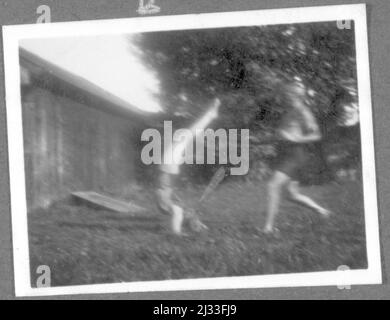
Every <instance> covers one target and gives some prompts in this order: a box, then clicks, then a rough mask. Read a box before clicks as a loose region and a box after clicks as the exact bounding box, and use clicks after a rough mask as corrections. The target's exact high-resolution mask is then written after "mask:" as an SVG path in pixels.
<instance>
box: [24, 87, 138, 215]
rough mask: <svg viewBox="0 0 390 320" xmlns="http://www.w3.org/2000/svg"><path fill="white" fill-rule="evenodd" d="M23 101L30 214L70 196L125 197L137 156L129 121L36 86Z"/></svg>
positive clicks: (27, 92) (132, 129) (25, 95)
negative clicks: (79, 193) (89, 193)
mask: <svg viewBox="0 0 390 320" xmlns="http://www.w3.org/2000/svg"><path fill="white" fill-rule="evenodd" d="M24 91H26V90H24ZM22 96H23V97H22V100H23V102H22V107H23V126H24V130H23V131H24V148H25V150H24V152H25V166H26V168H25V169H26V170H25V172H26V184H27V186H26V187H27V203H28V207H29V209H30V210H31V209H34V208H37V207H46V206H48V205H50V204H51V203H52V202H53V201H56V200H59V199H63V198H66V197H68V196H69V195H70V193H71V192H74V191H86V190H93V191H98V192H104V193H108V194H115V195H117V196H118V197H120V196H121V195H123V194H124V193H125V192H126V188H127V186H129V184H131V183H132V181H133V180H134V178H135V174H134V173H135V172H134V171H135V168H134V163H135V161H137V159H136V158H137V157H138V153H137V152H136V147H135V145H136V141H134V139H135V137H134V128H133V124H132V123H131V121H129V120H126V119H125V118H123V117H119V116H115V115H113V114H110V113H108V112H104V111H101V110H98V109H96V108H93V107H91V106H88V105H86V104H81V103H78V102H75V101H74V100H72V99H70V98H67V97H64V96H60V95H58V94H54V93H52V92H51V91H49V90H46V89H42V88H38V87H33V88H30V89H29V90H27V91H26V92H24V93H23V95H22Z"/></svg>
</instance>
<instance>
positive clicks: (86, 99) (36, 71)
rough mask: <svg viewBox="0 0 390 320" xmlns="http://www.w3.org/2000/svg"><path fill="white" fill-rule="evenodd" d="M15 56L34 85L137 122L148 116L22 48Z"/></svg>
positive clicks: (148, 114)
mask: <svg viewBox="0 0 390 320" xmlns="http://www.w3.org/2000/svg"><path fill="white" fill-rule="evenodd" d="M19 56H20V65H21V66H22V67H24V68H26V69H27V70H28V71H29V74H30V76H31V78H32V80H33V81H34V83H35V84H37V85H38V86H41V87H45V88H46V89H49V90H51V91H60V92H61V93H62V94H63V95H65V96H67V97H68V98H70V99H73V100H77V101H79V102H83V103H87V104H88V105H90V106H91V107H95V108H98V109H101V110H103V111H105V112H108V113H114V114H118V115H121V116H126V117H129V118H133V119H135V120H137V121H139V120H144V119H145V118H146V117H148V116H150V113H148V112H144V111H142V110H141V109H139V108H136V107H134V106H132V105H131V104H130V103H128V102H126V101H124V100H122V99H120V98H118V97H117V96H115V95H113V94H111V93H110V92H108V91H106V90H104V89H103V88H101V87H99V86H97V85H95V84H93V83H92V82H90V81H88V80H86V79H84V78H82V77H80V76H78V75H75V74H73V73H71V72H69V71H67V70H65V69H63V68H61V67H59V66H57V65H54V64H52V63H50V62H49V61H46V60H44V59H42V58H41V57H39V56H38V55H36V54H34V53H32V52H29V51H27V50H26V49H24V48H19Z"/></svg>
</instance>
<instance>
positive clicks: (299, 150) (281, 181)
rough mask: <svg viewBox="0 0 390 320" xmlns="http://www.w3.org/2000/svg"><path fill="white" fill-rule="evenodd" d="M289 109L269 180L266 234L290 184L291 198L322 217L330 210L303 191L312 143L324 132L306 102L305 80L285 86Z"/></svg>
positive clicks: (280, 134)
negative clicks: (300, 184)
mask: <svg viewBox="0 0 390 320" xmlns="http://www.w3.org/2000/svg"><path fill="white" fill-rule="evenodd" d="M285 94H286V97H287V101H288V103H289V106H288V108H289V110H288V111H287V112H286V114H285V115H284V117H283V119H282V121H281V125H280V127H279V128H278V136H279V137H278V138H279V139H280V141H279V143H278V156H277V159H276V163H275V164H274V173H273V176H272V177H271V179H270V181H269V182H268V207H267V219H266V224H265V227H264V232H265V233H273V232H274V231H275V229H274V223H275V218H276V216H277V214H278V212H279V206H280V202H281V196H282V192H283V189H284V187H286V189H287V192H288V195H289V198H290V200H293V201H295V202H298V203H300V204H302V205H305V206H307V207H309V208H311V209H313V210H315V211H316V212H318V213H319V214H321V215H322V216H328V215H329V214H330V211H329V210H327V209H325V208H323V207H321V206H320V205H319V204H317V203H316V202H315V201H314V200H312V199H311V198H309V197H308V196H306V195H303V194H302V193H301V192H300V190H299V182H298V181H299V179H300V173H301V172H302V170H305V165H306V164H307V161H308V160H309V156H310V154H309V151H308V146H309V144H311V143H313V142H315V141H318V140H320V139H321V138H322V137H321V132H320V129H319V126H318V123H317V121H316V119H315V116H314V115H313V113H312V111H311V110H310V109H309V108H308V107H307V106H306V104H305V95H306V90H305V87H304V85H303V84H302V83H300V82H293V83H289V84H287V85H286V87H285Z"/></svg>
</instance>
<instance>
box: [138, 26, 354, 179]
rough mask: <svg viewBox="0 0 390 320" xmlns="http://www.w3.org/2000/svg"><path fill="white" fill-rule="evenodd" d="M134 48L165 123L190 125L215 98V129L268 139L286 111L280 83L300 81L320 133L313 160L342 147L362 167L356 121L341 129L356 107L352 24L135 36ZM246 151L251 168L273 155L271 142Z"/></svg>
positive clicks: (193, 31)
mask: <svg viewBox="0 0 390 320" xmlns="http://www.w3.org/2000/svg"><path fill="white" fill-rule="evenodd" d="M137 45H138V46H139V47H140V48H141V49H142V50H141V51H142V55H141V58H142V60H143V62H144V63H145V65H146V66H147V67H149V68H150V69H152V70H153V71H154V72H156V73H157V75H158V77H159V79H160V80H161V86H162V87H161V89H162V90H161V95H160V97H159V98H160V101H161V103H162V106H163V107H164V109H165V113H164V117H165V118H166V119H169V118H170V117H173V116H175V117H176V118H178V119H180V118H181V119H183V123H189V122H191V121H192V120H195V118H196V117H197V116H199V114H200V113H202V112H203V111H204V109H205V108H206V107H207V105H208V101H209V100H210V99H211V98H213V97H215V96H218V97H220V98H221V100H222V110H221V116H220V118H219V120H218V121H217V122H216V123H214V127H223V128H237V129H240V128H249V129H250V132H251V136H253V137H257V138H259V137H267V136H272V135H273V133H274V130H275V128H276V127H277V124H278V121H279V119H280V118H281V115H282V114H283V113H284V112H285V110H286V108H287V107H288V104H287V103H286V100H285V98H284V94H283V83H284V82H285V81H286V80H293V79H300V80H301V81H303V83H304V84H305V85H306V86H307V88H308V95H307V104H308V105H309V106H310V107H311V108H312V110H313V111H314V113H315V114H316V116H317V118H318V120H319V122H320V123H321V125H322V130H323V133H324V139H323V141H322V143H321V144H320V145H319V146H317V147H315V148H314V149H315V150H313V153H314V154H315V155H316V156H317V159H326V157H327V156H328V155H329V154H331V153H335V152H336V153H337V152H338V151H336V150H340V149H342V150H344V153H345V156H344V160H343V161H344V162H347V163H348V165H349V164H350V163H351V162H353V163H354V164H353V165H354V166H356V165H359V162H360V136H359V128H358V127H359V124H358V123H357V124H355V125H354V126H351V127H345V126H343V125H344V124H345V121H346V114H345V110H344V109H343V107H342V106H343V105H345V104H352V103H357V80H356V59H355V39H354V28H353V24H352V28H351V29H339V28H338V27H337V23H336V22H335V21H334V22H327V23H310V24H296V25H276V26H259V27H241V28H223V29H210V30H207V29H206V30H185V31H174V32H155V33H145V34H141V35H139V37H138V38H137ZM351 132H353V133H352V134H351ZM250 154H251V168H252V169H253V168H256V167H257V168H258V169H259V168H260V169H261V168H264V166H265V163H266V162H265V161H264V160H266V159H267V158H269V157H272V155H273V148H272V143H270V144H266V145H263V144H261V145H259V144H251V153H250ZM345 159H347V160H345ZM320 162H321V161H320ZM317 163H318V161H317ZM321 163H322V164H321V165H319V166H318V165H317V173H318V170H320V171H321V172H322V175H323V176H325V175H328V172H327V171H328V170H327V168H328V166H327V165H326V163H325V162H324V161H322V162H321Z"/></svg>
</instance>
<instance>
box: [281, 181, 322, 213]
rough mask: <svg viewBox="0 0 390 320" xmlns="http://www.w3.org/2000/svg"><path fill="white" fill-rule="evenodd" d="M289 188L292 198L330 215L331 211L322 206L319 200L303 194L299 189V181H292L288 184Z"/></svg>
mask: <svg viewBox="0 0 390 320" xmlns="http://www.w3.org/2000/svg"><path fill="white" fill-rule="evenodd" d="M287 190H288V193H289V195H290V199H291V200H293V201H295V202H298V203H300V204H303V205H304V206H306V207H308V208H311V209H313V210H315V211H316V212H318V213H319V214H321V215H323V216H329V214H330V211H329V210H327V209H325V208H324V207H321V206H320V205H319V204H318V203H317V202H315V201H314V200H313V199H311V198H309V197H308V196H305V195H303V194H302V193H301V192H300V190H299V183H298V181H290V182H289V183H288V185H287Z"/></svg>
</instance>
